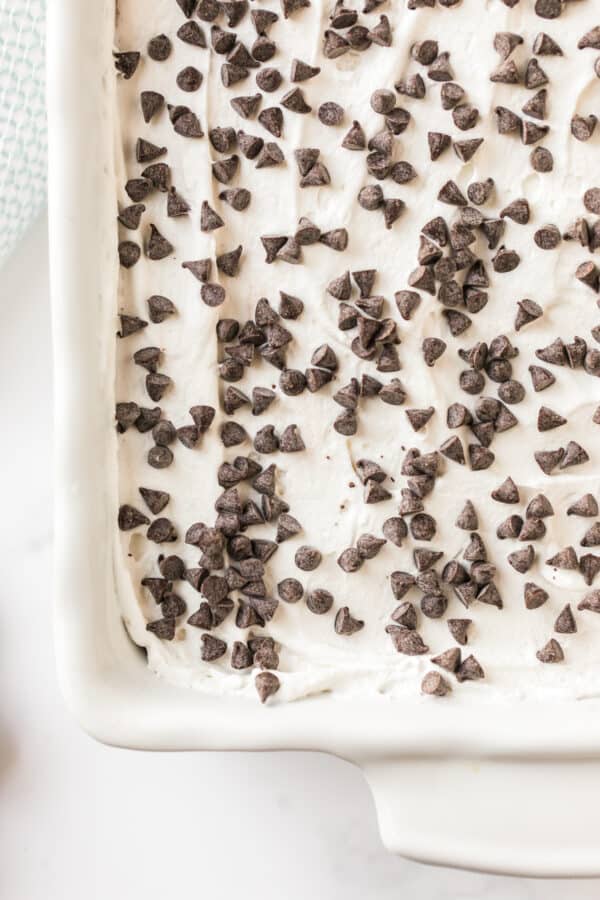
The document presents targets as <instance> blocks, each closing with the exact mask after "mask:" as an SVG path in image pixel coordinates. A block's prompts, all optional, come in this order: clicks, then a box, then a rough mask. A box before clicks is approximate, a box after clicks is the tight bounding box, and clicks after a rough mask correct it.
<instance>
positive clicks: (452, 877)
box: [0, 222, 600, 900]
mask: <svg viewBox="0 0 600 900" xmlns="http://www.w3.org/2000/svg"><path fill="white" fill-rule="evenodd" d="M0 284H1V287H0V304H1V307H0V308H1V309H2V312H3V315H2V318H1V320H0V322H1V327H0V354H1V356H0V358H1V360H2V362H1V365H0V371H1V372H2V376H1V377H0V409H1V410H2V437H3V440H2V441H0V472H1V473H2V479H1V482H0V484H1V488H0V496H1V497H2V501H3V502H2V504H1V507H0V546H1V547H2V560H3V565H2V576H1V578H0V833H1V834H2V841H1V844H0V847H1V850H0V860H1V875H0V883H1V884H2V896H4V897H7V898H10V900H55V898H56V900H82V898H85V900H164V898H165V897H172V898H177V900H187V898H196V897H200V896H206V897H210V898H211V900H230V898H231V897H235V896H244V897H246V898H248V900H254V898H256V900H259V898H260V900H275V898H277V900H280V898H282V897H284V898H285V900H306V898H310V897H316V898H319V900H338V898H339V900H367V898H369V900H371V898H373V900H398V898H399V897H411V898H412V900H420V898H427V900H429V898H433V897H435V900H471V898H472V900H480V898H482V897H485V898H486V900H542V898H543V900H563V898H564V897H565V896H567V895H568V897H569V900H597V897H598V895H599V893H600V882H599V881H592V880H587V881H578V882H572V883H570V884H569V885H568V886H566V885H565V883H564V882H558V881H555V882H544V881H533V880H525V879H505V878H499V877H491V876H482V875H475V874H470V873H465V872H457V871H454V870H450V869H434V868H428V867H425V866H420V865H418V864H415V863H412V862H407V861H405V860H402V859H399V858H396V857H393V856H391V855H389V854H388V853H386V852H385V850H384V849H383V847H382V844H381V841H380V839H379V834H378V831H377V823H376V820H375V811H374V806H373V802H372V799H371V796H370V793H369V790H368V788H367V785H366V782H365V781H364V779H363V777H362V775H361V773H360V771H359V770H358V769H355V768H354V767H353V766H351V765H349V764H348V763H344V762H342V761H340V760H336V759H333V758H331V757H328V756H325V755H322V754H314V753H311V754H308V753H286V754H283V753H257V754H246V753H244V754H242V753H237V754H218V753H206V754H191V753H188V754H158V753H156V754H150V753H134V752H129V751H122V750H115V749H111V748H107V747H103V746H100V745H99V744H96V743H94V742H93V741H92V740H91V739H90V738H88V737H87V736H86V735H84V734H83V733H82V732H81V731H80V730H79V728H78V727H77V726H76V725H75V723H74V722H73V721H71V719H70V717H69V715H68V714H67V712H66V710H65V709H64V707H63V704H62V701H61V698H60V695H59V692H58V688H57V683H56V677H55V671H54V658H53V651H52V609H51V602H52V523H51V503H52V485H51V479H52V463H51V443H52V441H51V431H52V410H51V403H52V400H51V363H50V325H49V307H48V304H49V299H48V253H47V249H46V229H45V223H44V222H40V223H38V225H36V227H35V228H34V229H33V231H32V232H31V233H30V234H29V236H28V237H27V238H26V239H25V240H24V242H23V243H22V245H21V247H20V248H19V250H18V251H17V253H16V254H15V255H14V256H13V257H12V259H10V260H9V262H8V264H7V265H6V266H5V268H4V269H3V271H2V274H1V280H0ZM85 299H86V298H85V297H82V302H85ZM73 427H74V428H76V427H77V423H76V422H75V423H73ZM549 789H550V786H549ZM439 802H440V803H443V796H440V798H439ZM434 815H435V810H434V809H432V816H434Z"/></svg>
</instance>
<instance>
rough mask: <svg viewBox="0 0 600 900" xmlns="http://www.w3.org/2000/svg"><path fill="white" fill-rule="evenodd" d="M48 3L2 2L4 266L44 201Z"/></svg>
mask: <svg viewBox="0 0 600 900" xmlns="http://www.w3.org/2000/svg"><path fill="white" fill-rule="evenodd" d="M45 6H46V4H45V0H0V264H1V263H2V262H3V260H4V259H5V258H6V257H7V256H8V254H9V253H10V251H11V250H12V248H13V247H14V245H15V243H16V242H17V240H18V239H19V237H20V236H21V235H22V234H23V232H24V231H25V229H26V228H27V227H28V226H29V225H30V224H31V222H32V221H33V220H34V219H35V217H36V216H37V214H38V213H39V211H40V209H41V208H42V206H43V204H44V202H45V199H46V113H45V96H44V17H45Z"/></svg>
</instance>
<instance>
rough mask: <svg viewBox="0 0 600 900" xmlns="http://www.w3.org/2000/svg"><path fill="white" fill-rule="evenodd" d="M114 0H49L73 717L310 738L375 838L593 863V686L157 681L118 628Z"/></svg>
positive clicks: (60, 589)
mask: <svg viewBox="0 0 600 900" xmlns="http://www.w3.org/2000/svg"><path fill="white" fill-rule="evenodd" d="M113 18H114V0H99V2H98V3H92V4H83V3H81V2H80V0H52V2H51V3H50V9H49V30H48V85H49V98H48V108H49V138H50V140H49V144H50V243H51V265H52V294H53V317H54V354H55V355H54V359H55V398H56V399H55V404H56V405H55V414H56V417H55V422H56V460H57V470H56V519H55V521H56V572H55V583H56V646H57V660H58V668H59V672H60V678H61V682H62V685H63V689H64V692H65V695H66V698H67V702H68V704H69V706H70V708H71V709H72V710H73V713H74V715H75V716H76V717H77V719H78V720H79V722H80V723H81V725H82V726H83V727H84V728H85V729H86V730H87V731H88V732H89V733H90V734H92V735H94V736H95V737H96V738H98V739H99V740H101V741H104V742H106V743H108V744H115V745H119V746H123V747H131V748H138V749H147V750H150V749H153V750H203V749H238V750H267V749H268V750H282V749H316V750H323V751H327V752H330V753H334V754H338V755H340V756H343V757H345V758H347V759H350V760H353V761H354V762H356V763H357V764H358V765H360V766H361V767H362V768H363V770H364V772H365V775H366V777H367V779H368V781H369V783H370V785H371V787H372V790H373V793H374V797H375V802H376V805H377V810H378V815H379V821H380V825H381V831H382V836H383V839H384V841H385V843H386V845H387V846H388V847H389V848H390V849H391V850H393V851H395V852H398V853H402V854H404V855H407V856H411V857H414V858H415V859H419V860H423V861H427V862H433V863H439V864H445V865H453V866H464V867H469V868H476V869H483V870H490V871H495V872H504V873H513V874H517V873H519V874H529V875H545V876H566V875H582V876H583V875H586V876H591V875H598V874H600V839H599V838H598V835H600V805H599V804H598V803H597V802H596V797H595V793H596V790H597V786H598V784H599V779H600V699H599V698H596V697H592V698H590V699H587V700H583V701H579V702H577V703H570V704H566V703H561V704H559V705H543V704H534V703H531V702H525V701H523V702H521V703H519V704H517V705H509V704H506V705H490V704H489V703H486V698H485V693H484V692H482V693H480V694H478V699H475V700H473V699H471V700H469V701H468V702H463V701H461V700H459V698H458V697H453V698H452V700H451V701H450V702H446V701H442V702H437V701H435V700H432V699H431V698H415V700H413V701H410V702H409V701H402V702H392V701H390V700H389V699H387V700H386V699H385V698H381V699H379V700H376V701H369V702H367V701H359V700H356V701H351V700H343V701H341V702H340V701H339V700H337V699H336V698H335V697H334V696H332V695H322V696H320V697H317V698H312V699H309V700H303V701H301V702H296V703H291V704H287V705H286V704H273V705H272V706H269V707H267V708H263V707H260V706H259V705H258V704H255V703H248V702H247V701H241V700H235V699H231V700H229V699H223V698H218V699H216V698H213V697H205V696H203V695H201V694H199V693H196V692H193V691H188V690H184V689H177V688H174V687H171V686H169V685H167V684H165V683H163V682H161V681H160V680H159V679H157V678H156V677H155V676H154V675H153V674H152V673H151V672H150V671H149V670H148V669H147V667H146V663H145V657H144V655H143V654H142V653H141V652H140V651H139V650H138V649H137V648H135V647H134V645H133V644H132V643H131V642H130V640H129V638H128V637H127V635H126V633H125V630H124V628H123V626H122V623H121V619H120V614H119V606H118V601H117V596H116V586H115V580H114V578H113V569H112V547H113V535H114V528H115V525H114V523H115V520H116V507H117V498H116V481H115V477H114V475H113V468H114V454H115V443H114V436H113V434H112V428H111V427H109V423H110V422H111V421H112V416H113V410H114V397H113V390H112V385H113V371H112V354H113V339H114V335H113V333H111V328H109V327H108V324H107V323H111V325H112V321H113V318H112V317H113V314H114V309H115V296H116V277H117V271H116V268H117V267H116V252H115V247H116V222H115V203H114V188H113V185H114V171H113V165H114V163H113V155H114V154H113V148H114V133H113V121H114V117H113V109H112V90H111V87H110V85H111V79H112V78H113V77H114V74H113V70H112V60H111V51H112V49H113V48H112V42H111V38H112V22H113Z"/></svg>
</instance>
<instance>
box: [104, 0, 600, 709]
mask: <svg viewBox="0 0 600 900" xmlns="http://www.w3.org/2000/svg"><path fill="white" fill-rule="evenodd" d="M593 6H594V4H593V3H592V2H589V0H580V2H566V3H561V2H559V0H536V2H535V3H534V2H533V0H531V2H530V0H520V2H519V0H511V2H508V0H504V2H503V0H487V2H485V3H481V2H480V0H462V2H450V0H445V2H442V0H438V2H437V3H436V2H435V0H427V2H424V0H409V2H408V3H407V4H405V3H400V2H385V0H383V2H381V0H360V2H357V0H347V2H344V3H341V2H338V3H337V4H336V3H328V2H317V0H281V2H279V0H277V2H276V0H268V2H267V0H265V2H257V0H253V2H246V0H237V2H217V0H199V2H197V0H156V2H154V3H153V4H152V7H151V9H148V7H147V5H146V4H140V3H138V2H136V0H120V2H119V3H118V7H117V17H116V26H115V45H116V48H117V49H116V50H115V65H116V70H117V73H116V100H115V102H116V105H117V115H118V121H119V131H120V137H119V141H118V147H117V169H118V172H119V184H118V185H117V190H116V198H115V202H116V203H117V201H118V220H119V244H118V255H119V260H120V275H119V292H118V310H115V314H117V313H118V316H119V320H118V321H119V323H120V324H119V330H118V334H117V338H116V342H117V365H116V398H117V404H116V423H117V424H116V427H117V432H118V459H119V500H120V509H119V516H118V527H119V539H118V545H117V551H116V558H115V569H116V573H117V577H118V582H119V594H120V597H121V603H122V608H123V616H124V619H125V621H126V624H127V627H128V629H129V632H130V634H131V636H132V638H133V639H134V641H135V642H136V643H138V644H139V645H141V646H143V647H145V648H146V651H147V654H148V661H149V665H150V667H151V668H152V669H153V670H154V671H155V672H156V673H157V674H158V675H160V676H161V677H163V678H165V679H167V680H169V681H171V682H173V683H175V684H179V685H186V686H190V687H193V688H197V689H199V690H201V691H206V692H211V693H216V694H236V695H248V696H249V697H253V696H254V697H255V696H256V695H257V694H258V697H259V698H260V700H261V701H263V702H264V701H267V700H268V701H269V703H277V702H282V701H285V700H293V699H299V698H302V697H306V696H309V695H311V694H315V693H318V692H322V691H335V692H336V693H339V694H340V695H350V694H360V695H367V696H385V697H391V698H394V697H400V696H418V695H419V693H422V694H424V695H430V696H431V697H436V698H437V697H442V696H444V695H449V696H448V697H447V700H445V701H443V702H449V703H452V702H459V701H462V700H467V701H480V700H482V699H483V700H484V702H488V701H489V700H491V699H493V700H494V701H498V702H503V701H513V700H514V699H515V698H521V697H523V698H524V697H529V696H532V695H533V696H536V697H544V698H548V697H552V698H554V697H555V698H557V699H562V698H565V699H567V698H580V697H587V696H591V695H594V694H597V692H598V690H600V666H598V663H597V660H598V655H599V652H600V616H598V613H599V612H600V590H599V589H598V585H600V580H599V581H598V582H597V583H596V581H595V579H596V575H597V573H598V570H600V551H597V550H596V548H597V547H598V546H600V514H599V509H598V500H597V498H598V464H599V462H600V458H599V452H598V433H599V432H598V429H599V426H600V407H598V403H599V402H600V391H599V389H598V381H597V380H596V379H597V376H598V375H599V374H600V344H599V341H600V316H599V314H598V306H597V302H596V301H597V296H598V290H599V286H600V272H599V270H598V268H597V266H596V263H595V261H594V253H595V251H596V249H597V248H598V247H599V246H600V220H598V218H597V217H598V215H599V214H600V174H599V175H598V177H597V178H596V177H595V175H596V172H597V165H596V161H597V158H598V134H599V133H600V131H599V132H597V131H596V117H595V115H594V110H595V109H597V106H598V101H599V100H600V81H599V76H600V25H598V24H597V23H596V21H595V18H594V9H593ZM115 252H117V248H115ZM115 527H116V526H115ZM423 702H436V701H434V700H433V699H431V700H430V699H429V698H428V697H427V696H425V697H424V699H423Z"/></svg>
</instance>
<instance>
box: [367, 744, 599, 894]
mask: <svg viewBox="0 0 600 900" xmlns="http://www.w3.org/2000/svg"><path fill="white" fill-rule="evenodd" d="M362 768H363V770H364V772H365V775H366V778H367V781H368V782H369V784H370V787H371V790H372V792H373V795H374V798H375V805H376V808H377V816H378V820H379V827H380V830H381V836H382V839H383V842H384V844H385V845H386V847H387V848H388V849H389V850H390V851H392V852H393V853H399V854H401V855H402V856H407V857H410V858H412V859H415V860H418V861H420V862H427V863H433V864H437V865H445V866H454V867H458V868H465V869H473V870H476V871H483V872H494V873H498V874H507V875H527V876H538V877H556V878H558V877H594V876H598V875H600V804H598V802H597V797H598V789H599V787H600V760H597V759H591V760H590V759H570V760H555V759H554V760H548V759H546V760H540V759H539V758H538V759H533V758H532V759H529V760H525V759H497V758H493V759H469V760H467V759H454V758H450V759H449V758H447V757H446V758H443V759H442V758H437V757H435V758H433V757H420V758H418V759H416V758H404V759H386V760H375V761H373V760H370V761H368V762H365V763H363V765H362Z"/></svg>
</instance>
